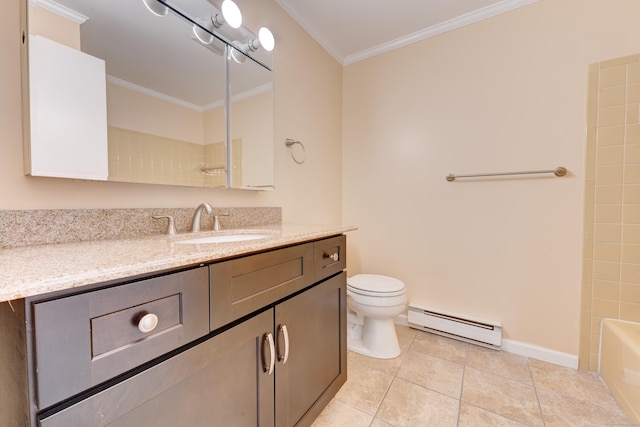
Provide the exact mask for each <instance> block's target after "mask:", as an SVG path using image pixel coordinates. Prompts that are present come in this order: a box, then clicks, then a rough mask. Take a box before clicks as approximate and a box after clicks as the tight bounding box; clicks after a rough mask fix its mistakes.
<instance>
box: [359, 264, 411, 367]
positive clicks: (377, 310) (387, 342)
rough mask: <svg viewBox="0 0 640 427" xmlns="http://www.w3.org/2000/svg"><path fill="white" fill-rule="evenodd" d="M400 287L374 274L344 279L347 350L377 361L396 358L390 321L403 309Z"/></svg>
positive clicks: (404, 299) (395, 281) (397, 349)
mask: <svg viewBox="0 0 640 427" xmlns="http://www.w3.org/2000/svg"><path fill="white" fill-rule="evenodd" d="M406 303H407V294H406V289H405V286H404V283H402V282H401V281H400V280H398V279H395V278H393V277H388V276H381V275H378V274H356V275H355V276H352V277H350V278H348V279H347V307H348V309H347V348H348V349H349V350H350V351H353V352H356V353H360V354H363V355H365V356H369V357H375V358H378V359H393V358H394V357H398V356H399V355H400V345H399V344H398V337H397V336H396V329H395V326H394V322H393V320H394V318H395V317H396V316H398V315H399V314H400V313H402V312H403V311H404V309H405V307H406Z"/></svg>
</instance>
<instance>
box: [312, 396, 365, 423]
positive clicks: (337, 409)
mask: <svg viewBox="0 0 640 427" xmlns="http://www.w3.org/2000/svg"><path fill="white" fill-rule="evenodd" d="M372 418H373V417H372V416H371V415H368V414H365V413H364V412H362V411H359V410H358V409H356V408H354V407H352V406H349V405H347V404H346V403H343V402H341V401H339V400H336V399H333V400H331V402H329V404H328V405H327V407H326V408H324V410H323V411H322V413H320V415H319V416H318V418H316V420H315V421H314V422H313V424H311V426H312V427H344V426H349V427H368V426H369V425H370V424H371V420H372Z"/></svg>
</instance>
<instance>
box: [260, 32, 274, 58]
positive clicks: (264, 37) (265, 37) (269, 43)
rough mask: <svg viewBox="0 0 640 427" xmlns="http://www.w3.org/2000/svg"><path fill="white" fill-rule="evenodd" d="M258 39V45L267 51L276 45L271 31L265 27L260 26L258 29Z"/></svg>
mask: <svg viewBox="0 0 640 427" xmlns="http://www.w3.org/2000/svg"><path fill="white" fill-rule="evenodd" d="M258 40H260V45H262V47H263V48H264V50H266V51H267V52H271V51H272V50H273V48H274V47H275V46H276V40H275V39H274V38H273V33H272V32H271V30H269V29H268V28H267V27H262V28H260V30H258Z"/></svg>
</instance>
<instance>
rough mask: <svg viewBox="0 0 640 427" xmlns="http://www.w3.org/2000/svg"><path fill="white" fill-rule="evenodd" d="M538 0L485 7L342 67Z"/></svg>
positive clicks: (356, 55)
mask: <svg viewBox="0 0 640 427" xmlns="http://www.w3.org/2000/svg"><path fill="white" fill-rule="evenodd" d="M536 1H538V0H503V1H501V2H499V3H495V4H492V5H489V6H485V7H483V8H481V9H478V10H474V11H472V12H469V13H465V14H464V15H460V16H457V17H455V18H453V19H449V20H448V21H444V22H442V23H440V24H436V25H432V26H431V27H428V28H425V29H424V30H420V31H417V32H415V33H412V34H409V35H407V36H404V37H400V38H397V39H395V40H391V41H390V42H387V43H383V44H380V45H378V46H374V47H372V48H370V49H365V50H363V51H360V52H357V53H354V54H352V55H348V56H346V57H345V58H344V61H343V63H342V65H349V64H353V63H354V62H358V61H362V60H363V59H367V58H370V57H372V56H376V55H380V54H382V53H385V52H389V51H391V50H395V49H398V48H401V47H403V46H406V45H409V44H412V43H415V42H418V41H421V40H425V39H428V38H431V37H434V36H437V35H439V34H442V33H446V32H447V31H451V30H455V29H456V28H460V27H464V26H465V25H469V24H473V23H474V22H478V21H482V20H484V19H487V18H491V17H493V16H496V15H500V14H502V13H505V12H508V11H510V10H513V9H517V8H519V7H522V6H526V5H528V4H531V3H534V2H536Z"/></svg>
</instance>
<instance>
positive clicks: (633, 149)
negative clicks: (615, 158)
mask: <svg viewBox="0 0 640 427" xmlns="http://www.w3.org/2000/svg"><path fill="white" fill-rule="evenodd" d="M624 148H625V150H624V160H625V163H626V164H628V165H632V164H640V144H627V145H626V146H625V147H624Z"/></svg>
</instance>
